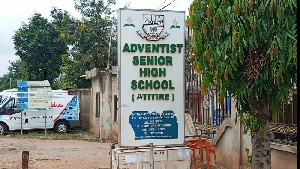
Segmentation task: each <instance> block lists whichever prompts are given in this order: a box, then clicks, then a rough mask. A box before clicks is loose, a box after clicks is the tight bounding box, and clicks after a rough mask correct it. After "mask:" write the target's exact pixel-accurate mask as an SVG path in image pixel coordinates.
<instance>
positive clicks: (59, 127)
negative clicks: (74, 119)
mask: <svg viewBox="0 0 300 169" xmlns="http://www.w3.org/2000/svg"><path fill="white" fill-rule="evenodd" d="M54 130H55V132H57V133H66V132H67V131H68V123H67V122H65V121H59V122H57V123H56V125H55V128H54Z"/></svg>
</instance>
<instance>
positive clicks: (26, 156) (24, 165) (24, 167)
mask: <svg viewBox="0 0 300 169" xmlns="http://www.w3.org/2000/svg"><path fill="white" fill-rule="evenodd" d="M28 162H29V151H23V152H22V169H28Z"/></svg>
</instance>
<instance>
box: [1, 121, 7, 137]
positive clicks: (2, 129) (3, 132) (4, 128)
mask: <svg viewBox="0 0 300 169" xmlns="http://www.w3.org/2000/svg"><path fill="white" fill-rule="evenodd" d="M6 133H7V126H6V124H4V123H0V135H5V134H6Z"/></svg>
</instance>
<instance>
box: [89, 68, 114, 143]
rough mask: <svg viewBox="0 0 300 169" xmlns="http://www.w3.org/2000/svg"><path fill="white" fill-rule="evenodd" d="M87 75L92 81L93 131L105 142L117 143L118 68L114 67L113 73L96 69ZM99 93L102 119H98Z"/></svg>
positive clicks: (91, 120) (91, 119)
mask: <svg viewBox="0 0 300 169" xmlns="http://www.w3.org/2000/svg"><path fill="white" fill-rule="evenodd" d="M86 75H87V77H86V78H87V79H91V82H92V89H91V90H92V91H91V93H92V94H91V96H92V97H91V98H92V101H91V103H92V104H91V107H92V108H91V109H92V113H91V118H90V123H91V125H90V126H91V130H92V132H93V133H94V134H95V135H97V136H99V139H100V140H101V141H103V142H106V141H110V140H113V141H117V140H118V123H117V121H114V119H115V118H114V112H115V105H114V103H115V100H114V99H115V97H114V96H118V87H117V86H118V82H117V80H118V78H117V67H116V66H113V67H112V70H111V71H99V69H97V68H94V69H91V70H90V71H87V72H86ZM97 93H100V107H99V108H100V117H96V106H97V103H96V95H97ZM116 105H117V104H116ZM116 119H117V118H116Z"/></svg>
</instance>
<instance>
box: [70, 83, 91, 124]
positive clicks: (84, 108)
mask: <svg viewBox="0 0 300 169" xmlns="http://www.w3.org/2000/svg"><path fill="white" fill-rule="evenodd" d="M68 94H69V95H78V100H79V109H80V114H79V119H80V122H81V126H82V129H84V130H88V129H90V115H91V112H92V111H91V89H70V90H68Z"/></svg>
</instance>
